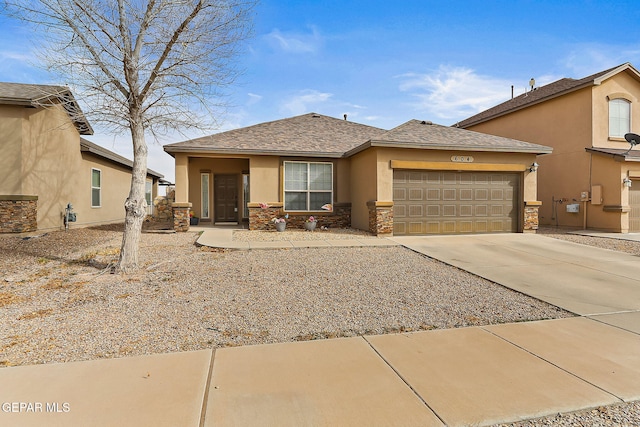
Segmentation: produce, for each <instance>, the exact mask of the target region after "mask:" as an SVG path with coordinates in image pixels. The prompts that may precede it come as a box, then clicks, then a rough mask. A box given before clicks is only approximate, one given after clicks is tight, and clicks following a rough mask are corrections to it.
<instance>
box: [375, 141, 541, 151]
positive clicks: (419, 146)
mask: <svg viewBox="0 0 640 427" xmlns="http://www.w3.org/2000/svg"><path fill="white" fill-rule="evenodd" d="M370 146H371V147H388V148H417V149H420V150H442V151H485V152H495V153H498V152H502V153H532V154H551V153H552V151H553V149H552V148H551V147H544V146H535V147H531V148H526V147H492V146H487V145H478V146H474V147H470V146H460V145H447V144H415V143H407V142H390V141H371V142H370Z"/></svg>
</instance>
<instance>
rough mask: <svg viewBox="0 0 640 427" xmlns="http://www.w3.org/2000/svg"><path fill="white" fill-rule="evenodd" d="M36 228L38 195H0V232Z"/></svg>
mask: <svg viewBox="0 0 640 427" xmlns="http://www.w3.org/2000/svg"><path fill="white" fill-rule="evenodd" d="M37 229H38V196H22V195H21V196H11V195H0V233H24V232H28V231H36V230H37Z"/></svg>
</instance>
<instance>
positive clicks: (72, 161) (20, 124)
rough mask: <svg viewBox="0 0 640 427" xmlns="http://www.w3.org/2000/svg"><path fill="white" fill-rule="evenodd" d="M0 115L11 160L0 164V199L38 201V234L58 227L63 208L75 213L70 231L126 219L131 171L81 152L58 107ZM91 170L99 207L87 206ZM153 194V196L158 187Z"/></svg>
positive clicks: (8, 109) (9, 110) (21, 109)
mask: <svg viewBox="0 0 640 427" xmlns="http://www.w3.org/2000/svg"><path fill="white" fill-rule="evenodd" d="M0 112H1V113H2V115H1V116H0V126H2V130H3V131H6V132H7V135H10V137H9V138H7V139H5V138H4V135H3V138H2V144H3V151H4V149H6V151H7V152H8V153H12V155H11V157H12V158H13V160H11V163H12V165H11V167H8V166H9V165H5V162H9V160H7V158H3V160H1V161H0V162H1V163H0V164H1V166H2V167H1V169H0V185H2V187H0V188H1V189H0V194H23V195H34V196H38V201H37V210H38V213H37V221H38V230H55V229H60V228H62V227H63V226H64V223H63V215H64V211H65V208H66V206H67V203H71V204H72V205H73V208H74V212H76V214H77V222H76V223H72V226H86V225H91V224H100V223H109V222H118V221H123V220H124V207H123V206H124V201H125V199H126V197H127V195H128V193H129V188H130V186H131V171H130V169H128V168H127V167H125V166H120V165H117V164H115V163H113V162H111V161H108V160H106V159H103V158H101V157H99V156H96V155H94V154H91V153H88V152H84V153H83V152H81V151H80V135H79V134H78V131H77V130H76V128H75V127H74V126H73V124H72V123H71V121H70V120H69V116H68V115H67V113H66V112H64V111H63V110H62V108H55V107H51V108H47V109H42V108H24V107H3V108H1V109H0ZM14 127H15V128H14ZM5 145H6V146H5ZM16 147H17V148H16ZM18 150H19V154H17V153H16V151H18ZM5 166H7V167H5ZM92 168H96V169H100V170H101V172H102V190H101V196H102V200H101V202H102V203H101V205H102V206H101V207H100V208H92V207H91V169H92ZM16 171H18V172H17V176H16ZM2 178H6V179H2ZM5 183H8V184H5ZM153 191H154V194H157V185H154V190H153Z"/></svg>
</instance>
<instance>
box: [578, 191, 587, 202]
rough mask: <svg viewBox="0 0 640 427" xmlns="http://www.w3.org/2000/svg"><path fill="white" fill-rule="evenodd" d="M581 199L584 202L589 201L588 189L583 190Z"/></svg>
mask: <svg viewBox="0 0 640 427" xmlns="http://www.w3.org/2000/svg"><path fill="white" fill-rule="evenodd" d="M580 201H582V202H588V201H589V192H588V191H583V192H582V193H580Z"/></svg>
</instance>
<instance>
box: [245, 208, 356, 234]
mask: <svg viewBox="0 0 640 427" xmlns="http://www.w3.org/2000/svg"><path fill="white" fill-rule="evenodd" d="M248 207H249V230H275V228H276V227H275V225H274V223H273V222H272V221H273V219H274V218H282V217H284V216H285V215H287V214H288V215H289V217H288V218H287V229H303V228H304V222H305V221H306V220H307V219H309V217H310V216H313V217H314V218H315V219H316V221H317V225H316V229H321V228H322V227H328V228H348V227H351V203H336V204H334V205H333V211H331V212H329V211H327V212H325V211H322V212H308V213H307V212H305V213H300V212H295V213H293V212H286V211H285V210H284V209H283V204H282V203H280V202H277V203H276V202H274V203H267V204H263V205H261V204H260V203H249V204H248Z"/></svg>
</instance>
